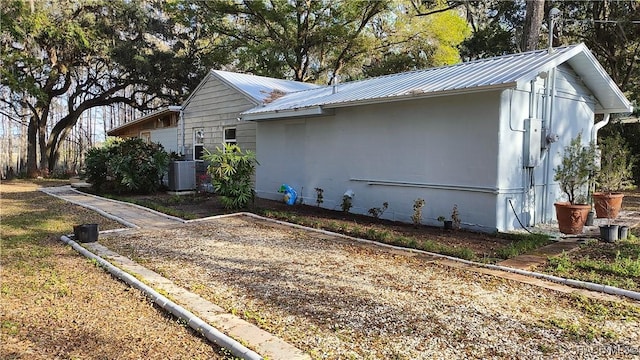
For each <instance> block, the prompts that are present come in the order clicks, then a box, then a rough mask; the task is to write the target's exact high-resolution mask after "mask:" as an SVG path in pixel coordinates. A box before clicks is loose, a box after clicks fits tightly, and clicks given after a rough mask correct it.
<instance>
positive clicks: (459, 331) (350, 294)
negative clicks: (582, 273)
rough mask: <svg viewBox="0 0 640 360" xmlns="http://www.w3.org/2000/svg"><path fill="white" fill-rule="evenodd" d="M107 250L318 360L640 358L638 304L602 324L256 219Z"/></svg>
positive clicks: (124, 241)
mask: <svg viewBox="0 0 640 360" xmlns="http://www.w3.org/2000/svg"><path fill="white" fill-rule="evenodd" d="M102 243H103V244H105V245H106V246H108V247H109V248H111V249H114V250H115V251H118V252H121V253H122V254H125V255H128V256H132V257H136V258H139V259H143V260H144V261H145V265H146V266H147V267H149V268H152V269H159V270H161V271H162V273H163V274H164V275H165V276H166V277H168V278H170V279H171V280H173V281H174V282H176V283H177V284H179V285H181V286H183V287H185V288H187V289H190V290H191V291H193V292H196V293H198V294H200V295H201V296H203V297H204V298H206V299H208V300H210V301H212V302H214V303H216V304H218V305H220V306H222V307H223V308H225V309H227V310H228V311H229V312H230V313H233V314H236V315H238V316H241V317H243V318H244V319H246V320H248V321H250V322H253V323H254V324H256V325H258V326H260V327H262V328H263V329H265V330H267V331H269V332H271V333H273V334H275V335H277V336H279V337H282V338H283V339H285V340H286V341H288V342H290V343H292V344H293V345H295V346H297V347H299V348H301V349H302V350H304V351H306V352H307V353H309V354H311V356H312V357H313V358H314V359H350V358H352V359H431V358H452V359H455V358H492V357H495V358H510V357H513V356H514V354H518V356H521V357H523V358H524V357H526V358H536V357H542V356H550V357H552V358H572V359H573V358H580V357H582V356H583V355H584V354H589V353H591V354H598V355H599V356H605V355H606V354H605V353H604V351H613V350H612V349H627V350H625V351H626V353H622V352H620V353H616V354H615V355H619V356H620V357H625V356H628V355H629V354H630V352H632V351H637V352H640V348H638V346H637V344H638V343H640V326H639V322H638V321H639V320H638V316H639V315H640V313H639V312H638V306H637V304H630V303H626V304H624V305H620V310H619V311H616V312H610V313H607V314H603V316H593V314H592V313H591V312H590V311H588V310H587V309H586V306H584V301H583V300H582V299H579V298H574V297H572V296H569V295H563V294H559V293H556V292H553V291H550V290H545V289H541V288H538V287H535V286H531V285H525V284H520V283H516V282H512V281H508V280H504V279H500V278H495V277H492V276H489V275H482V274H478V273H474V272H470V271H467V270H464V269H454V268H449V267H446V266H444V265H440V264H437V263H434V262H433V259H432V258H430V257H425V256H416V255H409V254H406V253H405V252H398V251H390V250H388V249H382V248H380V247H376V246H369V245H362V244H360V243H358V242H355V241H350V240H344V239H339V238H335V237H332V236H328V235H323V234H316V233H310V232H307V231H303V230H298V229H292V228H289V227H286V226H280V225H272V224H271V223H270V222H263V221H256V220H253V219H249V218H247V217H232V218H226V219H219V220H215V221H206V222H198V223H191V224H187V225H184V226H177V227H175V228H172V229H162V230H153V231H152V230H144V231H140V232H138V233H136V234H132V235H128V236H126V237H124V236H121V235H116V234H114V235H113V236H110V237H109V238H104V239H103V240H102ZM598 304H601V305H602V306H604V307H611V306H614V305H612V304H609V303H606V302H598ZM615 306H618V305H615ZM590 307H591V308H592V307H593V306H590ZM614 357H615V356H614Z"/></svg>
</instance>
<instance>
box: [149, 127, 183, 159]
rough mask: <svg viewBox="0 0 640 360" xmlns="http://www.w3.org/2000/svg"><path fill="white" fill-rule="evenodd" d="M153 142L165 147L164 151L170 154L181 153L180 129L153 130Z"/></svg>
mask: <svg viewBox="0 0 640 360" xmlns="http://www.w3.org/2000/svg"><path fill="white" fill-rule="evenodd" d="M150 133H151V141H152V142H156V143H160V144H162V146H163V147H164V150H165V151H166V152H168V153H170V152H172V151H174V152H176V153H179V152H180V148H179V147H178V129H177V128H175V127H170V128H166V129H157V130H151V131H150Z"/></svg>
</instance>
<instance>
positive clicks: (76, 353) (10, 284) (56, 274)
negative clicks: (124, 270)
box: [0, 181, 225, 359]
mask: <svg viewBox="0 0 640 360" xmlns="http://www.w3.org/2000/svg"><path fill="white" fill-rule="evenodd" d="M46 183H47V182H45V184H46ZM53 184H56V185H59V184H60V182H53ZM0 197H1V198H0V209H1V210H0V211H1V213H0V215H1V217H2V222H1V224H0V231H1V239H0V241H1V242H0V246H1V247H0V251H1V256H0V265H1V274H0V279H1V285H0V298H1V299H0V302H1V304H2V306H1V307H0V358H2V359H53V358H64V359H97V358H100V359H220V358H224V357H225V355H224V353H222V352H221V351H220V350H219V349H217V348H214V347H212V346H211V345H210V344H209V343H208V342H207V341H206V340H204V339H202V338H200V337H199V336H198V335H197V334H195V333H194V332H193V331H191V330H190V329H189V328H187V327H185V326H184V325H183V324H180V323H179V322H178V321H177V320H176V319H175V318H173V317H170V316H167V315H165V314H164V313H163V312H162V311H160V310H158V309H157V308H156V307H154V306H153V304H152V303H150V302H149V301H148V300H147V299H146V297H145V296H143V294H141V293H140V292H139V291H137V290H135V289H131V288H129V287H128V286H126V285H125V284H123V283H121V282H119V281H117V280H116V279H114V278H112V277H111V276H110V275H109V274H107V273H106V272H104V271H103V270H102V269H100V268H98V267H96V266H95V265H94V264H93V263H91V262H90V261H88V260H86V259H85V258H84V257H82V256H80V255H78V254H77V253H76V252H75V251H73V250H72V249H71V248H69V247H66V246H64V245H63V244H62V243H61V242H60V241H59V240H58V239H59V237H60V236H61V235H63V234H65V233H69V232H71V231H72V226H73V225H74V224H79V223H98V224H99V226H100V229H101V230H106V229H113V228H119V227H121V226H120V225H119V224H117V223H115V222H113V221H111V220H108V219H105V218H103V217H101V216H99V215H97V214H96V213H95V212H93V211H89V210H87V209H84V208H81V207H77V206H75V205H71V204H69V203H66V202H64V201H60V200H58V199H55V198H53V197H51V196H48V195H46V194H44V193H42V192H39V191H37V185H36V184H33V183H30V182H24V181H11V182H3V183H2V184H0Z"/></svg>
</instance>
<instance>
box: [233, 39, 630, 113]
mask: <svg viewBox="0 0 640 360" xmlns="http://www.w3.org/2000/svg"><path fill="white" fill-rule="evenodd" d="M565 62H567V63H569V65H571V67H572V68H573V69H574V71H575V72H576V73H577V74H578V75H579V76H580V78H581V79H582V81H583V82H584V83H585V85H586V86H587V87H588V88H589V89H590V90H591V91H592V92H593V93H594V95H595V98H596V100H597V102H598V104H597V106H596V112H610V113H615V112H629V111H631V105H630V104H629V101H628V100H627V99H626V98H625V96H624V95H623V94H622V92H621V91H620V89H619V88H618V87H617V86H616V84H615V83H614V82H613V80H611V78H610V77H609V75H608V74H607V73H606V71H605V70H604V69H603V68H602V66H601V65H600V64H599V63H598V61H597V60H596V59H595V57H594V56H593V55H592V54H591V52H590V51H589V49H588V48H587V47H586V46H585V45H584V44H578V45H573V46H567V47H561V48H555V49H553V51H552V52H551V53H549V51H548V50H537V51H531V52H526V53H518V54H512V55H505V56H499V57H494V58H488V59H481V60H476V61H470V62H465V63H460V64H456V65H451V66H445V67H438V68H431V69H426V70H418V71H412V72H406V73H401V74H393V75H386V76H381V77H376V78H371V79H366V80H360V81H353V82H347V83H342V84H339V85H336V86H324V87H320V88H315V89H310V90H305V91H300V92H296V93H291V94H287V95H285V96H283V97H281V98H279V99H277V100H275V101H273V102H271V103H269V104H265V105H263V106H257V107H255V108H253V109H249V110H247V111H245V112H243V113H242V118H243V119H245V120H261V119H271V118H278V117H288V116H303V115H319V114H322V113H323V112H324V109H331V108H337V107H345V106H355V105H362V104H373V103H383V102H390V101H401V100H408V99H415V98H423V97H433V96H443V95H451V94H461V93H470V92H477V91H487V90H491V89H507V88H515V87H517V86H522V85H524V84H526V83H528V82H529V81H531V80H533V79H535V77H536V76H537V75H538V74H539V73H540V72H542V71H547V70H550V69H551V68H554V67H556V66H558V65H560V64H562V63H565Z"/></svg>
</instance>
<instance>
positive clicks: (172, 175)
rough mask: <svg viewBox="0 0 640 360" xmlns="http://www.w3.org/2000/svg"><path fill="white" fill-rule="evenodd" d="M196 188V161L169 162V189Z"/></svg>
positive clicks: (185, 189)
mask: <svg viewBox="0 0 640 360" xmlns="http://www.w3.org/2000/svg"><path fill="white" fill-rule="evenodd" d="M195 189H196V162H195V161H172V162H170V163H169V190H171V191H190V190H195Z"/></svg>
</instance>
